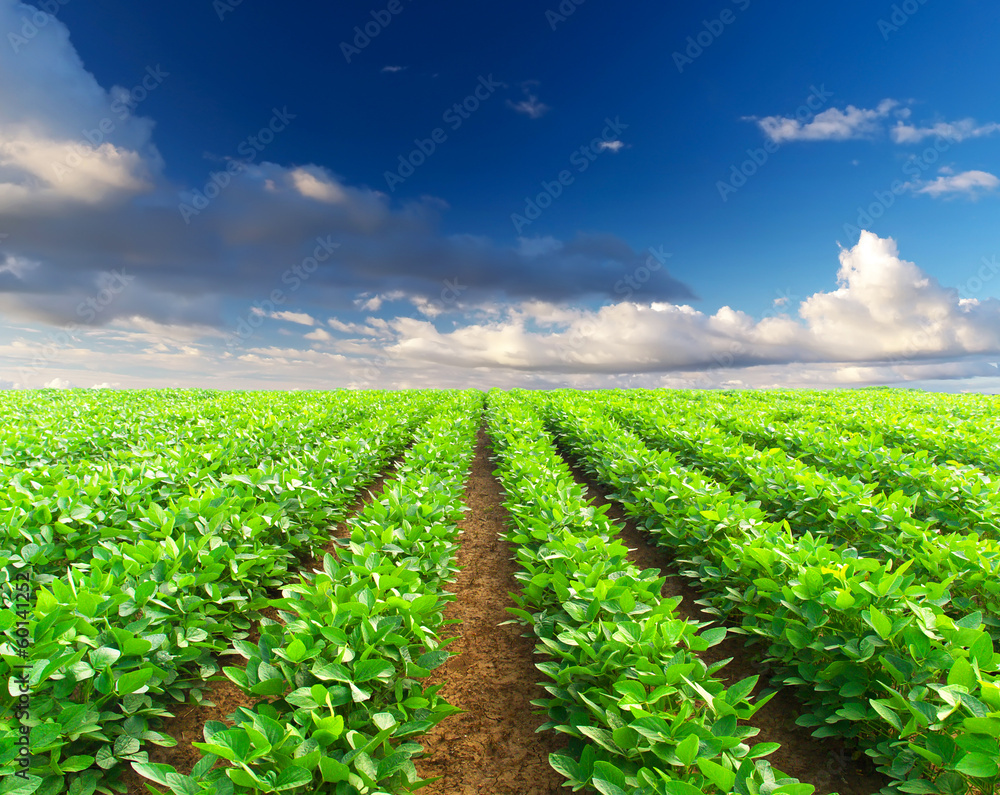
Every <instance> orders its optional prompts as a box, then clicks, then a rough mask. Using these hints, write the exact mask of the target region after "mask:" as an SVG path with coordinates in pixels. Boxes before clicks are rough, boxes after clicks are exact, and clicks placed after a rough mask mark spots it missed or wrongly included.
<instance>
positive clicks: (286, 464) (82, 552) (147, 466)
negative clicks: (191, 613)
mask: <svg viewBox="0 0 1000 795" xmlns="http://www.w3.org/2000/svg"><path fill="white" fill-rule="evenodd" d="M436 401H437V398H435V397H433V396H425V397H422V398H416V399H410V400H407V401H404V402H397V401H393V402H392V403H390V404H385V403H383V402H382V401H381V400H380V399H377V400H373V401H372V404H371V409H372V410H373V414H374V416H375V419H373V420H372V421H370V422H365V423H362V424H359V425H354V426H348V427H343V426H342V425H340V419H339V418H337V419H335V420H334V421H333V422H334V427H332V428H331V427H330V426H328V425H327V424H326V423H327V415H326V414H325V413H317V414H316V415H313V416H308V415H306V416H301V415H300V416H299V417H296V418H294V419H291V420H289V425H290V426H292V427H291V429H290V430H289V431H287V433H288V434H289V435H290V437H291V438H292V439H294V440H295V441H294V444H293V445H292V446H289V447H284V448H283V447H280V446H279V447H276V448H274V449H273V451H272V453H271V454H269V456H268V458H267V459H263V460H260V459H256V458H252V457H251V458H248V457H247V455H246V453H245V452H243V451H236V449H235V448H230V450H232V451H233V453H232V454H231V455H227V454H226V453H224V452H222V451H220V450H219V449H214V448H209V449H206V447H205V446H204V445H190V446H181V447H177V448H168V449H165V450H160V451H159V452H157V453H155V454H153V453H150V454H149V455H144V454H142V453H141V452H138V453H137V452H135V451H131V450H124V451H120V452H121V454H122V455H121V461H119V462H117V463H112V462H107V461H94V460H89V459H80V460H74V461H72V462H68V463H66V464H61V465H53V466H45V467H42V468H39V469H35V470H31V471H19V472H17V473H16V474H14V475H13V476H12V477H10V478H9V479H7V480H6V482H5V483H4V485H5V487H6V488H5V489H4V490H3V491H0V518H2V520H3V521H4V529H5V534H4V536H0V544H2V547H0V549H2V550H5V551H9V555H10V559H11V560H12V561H13V562H14V564H15V565H19V566H30V567H31V568H32V570H33V574H34V577H35V580H36V582H40V583H42V584H48V583H49V582H50V581H51V579H52V578H53V577H56V576H58V573H59V572H61V571H64V570H65V568H66V566H67V565H68V564H72V565H84V564H86V562H87V561H88V559H89V556H90V555H91V554H92V552H93V550H95V549H96V548H97V547H98V546H99V545H100V543H101V542H103V541H110V542H116V541H122V542H131V541H135V540H147V539H151V540H160V539H162V538H164V537H166V536H170V535H180V534H199V535H201V534H206V533H207V534H212V535H220V536H223V537H225V538H226V539H229V538H230V537H232V536H236V537H242V538H244V539H247V538H249V537H250V536H252V535H260V534H265V535H269V536H273V537H274V540H275V541H276V542H277V543H281V544H286V545H288V546H289V547H290V548H291V550H292V551H294V549H295V548H300V547H304V546H307V545H308V544H309V543H315V542H316V539H317V533H319V534H320V535H321V534H322V532H323V530H324V528H325V527H327V526H328V525H329V524H331V523H336V522H337V521H339V520H340V519H341V518H343V512H344V511H345V510H346V508H347V506H348V505H349V504H350V503H351V501H352V500H353V499H354V497H355V496H356V495H357V494H358V488H359V486H363V485H364V483H365V481H366V478H368V477H371V476H372V475H373V473H377V471H378V470H380V469H382V468H383V467H384V465H385V464H386V462H387V461H389V460H391V459H392V458H394V457H395V456H397V455H398V454H399V453H400V452H401V451H402V450H403V449H404V447H405V445H406V444H407V443H408V441H409V440H410V438H411V432H412V429H413V427H415V426H416V424H417V423H419V422H420V421H421V420H422V419H423V418H424V417H426V416H428V415H429V414H430V413H431V411H432V410H433V408H434V406H435V405H436ZM389 410H392V411H394V412H395V413H396V416H397V417H398V418H399V419H398V420H397V421H396V422H391V421H389V420H388V419H378V417H379V416H380V415H384V414H387V413H388V411H389ZM221 433H222V432H221V431H220V434H221ZM331 433H332V434H333V435H331ZM310 438H315V439H317V441H316V442H307V443H305V444H304V443H303V440H304V439H310ZM213 444H214V443H213ZM306 445H308V446H306ZM272 454H273V455H274V456H276V457H278V459H279V460H272V458H271V455H272ZM0 554H2V553H0ZM0 576H2V575H0Z"/></svg>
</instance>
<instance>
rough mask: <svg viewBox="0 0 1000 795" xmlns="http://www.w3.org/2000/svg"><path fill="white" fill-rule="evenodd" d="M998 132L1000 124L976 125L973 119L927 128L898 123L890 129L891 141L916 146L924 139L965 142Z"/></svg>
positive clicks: (933, 125)
mask: <svg viewBox="0 0 1000 795" xmlns="http://www.w3.org/2000/svg"><path fill="white" fill-rule="evenodd" d="M997 132H1000V124H997V123H995V122H993V123H990V124H976V121H975V120H974V119H962V120H961V121H953V122H938V123H937V124H932V125H931V126H929V127H916V126H914V125H912V124H905V123H903V122H898V123H897V124H896V126H895V127H893V128H892V131H891V134H892V140H893V141H895V142H896V143H898V144H916V143H920V142H921V141H923V140H924V139H925V138H934V137H941V138H944V139H945V140H948V141H956V142H957V141H965V140H967V139H969V138H983V137H986V136H988V135H993V134H994V133H997Z"/></svg>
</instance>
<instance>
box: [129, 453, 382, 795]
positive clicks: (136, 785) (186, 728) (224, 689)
mask: <svg viewBox="0 0 1000 795" xmlns="http://www.w3.org/2000/svg"><path fill="white" fill-rule="evenodd" d="M400 460H401V457H400V458H397V459H395V460H394V461H393V462H392V463H391V464H389V467H388V468H387V469H386V470H385V471H384V472H382V473H381V474H380V475H379V476H378V477H377V478H376V479H375V480H373V481H372V482H371V483H370V484H368V486H366V487H365V488H364V489H363V491H362V493H361V494H360V495H359V496H358V497H357V499H356V500H355V501H354V503H353V504H352V505H351V507H350V508H349V509H348V511H347V515H348V517H353V516H356V515H357V514H358V513H360V512H361V511H362V510H363V509H364V507H365V506H366V505H367V504H368V503H369V502H371V501H372V500H375V499H377V498H378V497H379V496H380V495H381V494H382V490H383V489H384V488H385V482H386V481H387V480H389V479H390V478H392V477H394V475H395V471H396V464H397V463H398V462H399V461H400ZM348 521H349V519H345V520H344V521H342V522H340V523H339V524H337V525H336V526H335V527H333V528H331V529H330V541H329V542H328V543H327V544H326V545H325V546H324V547H323V548H322V549H321V550H320V551H318V552H317V553H316V554H315V555H314V556H312V557H310V558H307V559H306V560H304V561H302V563H301V564H300V565H299V566H298V567H297V568H296V570H294V571H290V572H289V581H291V580H292V579H294V578H295V574H296V572H304V571H311V570H313V569H319V568H321V567H322V565H323V558H324V556H325V555H326V554H327V553H329V554H331V555H337V550H338V549H339V548H340V547H339V545H338V544H337V539H344V538H349V537H350V529H349V527H348ZM279 595H280V594H279V593H277V592H276V593H274V594H272V597H278V596H279ZM261 615H262V616H263V617H265V618H269V619H271V620H273V621H279V622H280V621H281V618H280V617H279V615H278V611H277V610H276V609H275V608H273V607H267V608H265V609H264V610H262V611H261ZM247 640H248V641H249V642H250V643H257V642H258V641H259V640H260V626H259V624H257V623H254V624H252V626H251V627H250V633H249V635H248V636H247ZM218 662H219V665H220V667H226V666H231V667H234V668H243V667H245V666H246V660H245V659H244V658H243V657H241V656H239V655H225V656H223V657H221V658H220V659H219V661H218ZM202 695H203V698H204V700H205V701H206V702H210V703H206V704H200V705H192V704H179V705H177V706H176V707H174V717H172V718H166V719H165V720H164V722H163V725H162V726H161V727H160V728H159V729H158V731H160V732H161V733H163V734H166V735H167V736H168V737H173V738H174V739H175V740H177V745H175V746H173V747H172V748H164V747H161V746H158V745H152V744H148V745H147V746H146V747H145V748H144V750H146V751H148V753H149V761H150V762H153V763H159V764H166V765H173V767H174V768H176V769H177V771H178V772H179V773H182V774H184V775H190V773H191V769H192V768H193V767H194V766H195V764H197V762H198V761H199V760H200V759H201V757H202V754H201V751H199V750H198V749H197V748H195V747H194V746H193V745H191V743H192V742H203V741H204V728H205V724H206V723H207V722H208V721H220V722H222V723H225V724H227V725H230V726H231V725H233V722H232V721H231V720H229V715H231V714H232V713H233V712H235V711H236V709H237V708H238V707H252V706H253V704H254V703H255V702H254V701H252V700H251V699H248V698H247V697H246V696H245V695H244V694H243V691H242V690H240V688H239V687H237V686H236V685H235V684H234V683H233V682H231V681H229V679H212V680H211V681H209V682H207V683H206V685H205V687H203V688H202ZM121 780H122V782H123V783H124V784H125V786H126V787H127V788H128V791H127V795H149V790H148V789H147V788H146V786H145V784H146V782H147V781H148V779H146V778H143V777H142V776H140V775H139V774H138V773H136V772H135V771H133V770H132V769H131V767H126V768H124V769H123V770H122V776H121Z"/></svg>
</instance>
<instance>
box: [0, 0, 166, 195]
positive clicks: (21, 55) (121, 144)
mask: <svg viewBox="0 0 1000 795" xmlns="http://www.w3.org/2000/svg"><path fill="white" fill-rule="evenodd" d="M31 10H33V9H32V8H31V6H27V5H22V4H21V3H18V2H11V0H3V2H0V30H4V31H20V30H21V29H22V27H23V25H24V21H23V18H25V12H27V11H31ZM37 30H38V32H37V34H36V35H35V36H34V37H33V38H32V39H31V40H30V41H28V42H27V43H22V44H20V46H18V47H14V46H5V47H0V74H4V75H8V76H13V75H16V79H6V80H4V81H2V83H0V210H4V209H18V210H23V209H25V207H26V206H34V207H51V206H53V205H57V206H61V205H63V204H67V203H77V204H85V205H95V204H100V203H102V202H106V201H108V200H111V199H115V198H120V197H127V196H132V195H135V194H138V193H143V192H147V191H149V190H150V189H152V187H153V184H154V182H155V181H156V179H157V178H158V176H159V173H160V171H161V169H162V161H161V159H160V156H159V153H158V152H157V150H156V148H155V147H154V146H153V145H152V143H151V136H152V129H153V124H152V122H151V121H150V120H149V119H145V118H142V117H141V116H139V115H138V114H137V113H134V112H132V110H133V109H130V108H129V107H128V106H126V105H124V104H123V103H122V101H121V99H122V96H123V91H124V89H121V88H118V87H114V88H112V89H111V90H110V91H105V90H104V89H103V88H101V86H99V85H98V83H97V81H96V80H95V79H94V76H93V75H92V74H90V73H89V72H87V71H86V70H85V69H84V68H83V64H82V62H81V61H80V58H79V56H78V55H77V53H76V51H75V50H74V49H73V46H72V45H71V44H70V41H69V33H68V31H67V30H66V27H65V25H64V24H63V23H62V22H61V21H60V20H59V19H57V18H56V17H52V16H50V15H49V17H48V21H47V23H46V24H45V26H43V27H38V28H37ZM8 44H11V43H10V42H8ZM156 70H157V71H156V74H157V75H161V77H160V78H159V79H160V80H164V79H169V75H168V73H163V72H161V71H159V67H156ZM135 77H136V80H142V79H143V78H144V77H146V75H145V74H141V73H140V74H138V75H136V76H135Z"/></svg>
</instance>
